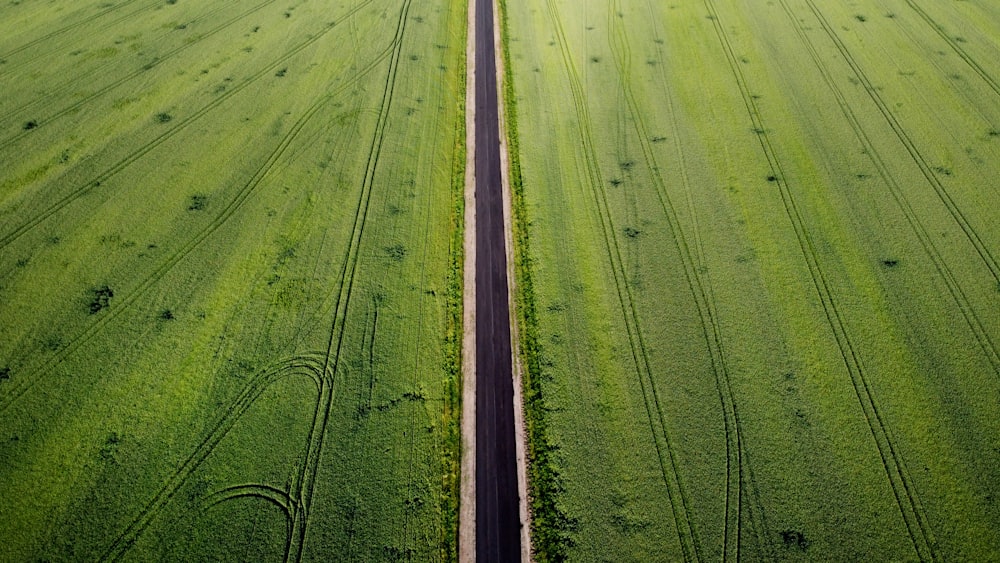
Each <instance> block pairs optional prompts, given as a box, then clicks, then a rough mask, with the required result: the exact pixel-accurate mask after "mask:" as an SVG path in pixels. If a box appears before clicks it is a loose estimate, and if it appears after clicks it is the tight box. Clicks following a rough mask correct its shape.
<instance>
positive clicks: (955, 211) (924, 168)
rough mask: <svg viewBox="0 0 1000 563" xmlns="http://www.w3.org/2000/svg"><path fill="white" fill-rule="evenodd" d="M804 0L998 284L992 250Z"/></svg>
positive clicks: (830, 29) (815, 9) (864, 75)
mask: <svg viewBox="0 0 1000 563" xmlns="http://www.w3.org/2000/svg"><path fill="white" fill-rule="evenodd" d="M805 3H806V5H807V6H808V7H809V9H810V11H812V13H813V15H814V17H815V18H816V20H817V22H818V23H819V24H820V26H821V27H822V28H823V30H824V31H825V32H826V35H827V36H828V37H829V38H830V40H831V41H832V42H833V44H834V46H835V47H836V49H837V51H838V52H839V53H840V55H841V57H842V58H843V59H844V61H845V62H846V63H847V64H848V66H850V67H851V70H852V71H853V72H854V74H855V76H856V77H857V79H858V80H859V81H860V82H861V84H862V85H863V87H864V89H865V91H866V92H867V93H868V96H869V97H870V98H871V100H872V101H873V102H875V106H876V107H877V108H878V110H879V112H880V113H881V114H882V116H883V117H884V118H885V120H886V122H887V123H888V124H889V126H890V127H891V128H892V130H893V132H894V133H895V135H896V137H897V138H898V139H899V141H900V142H901V143H902V144H903V146H904V147H905V148H906V151H907V152H908V153H909V155H910V157H911V158H912V159H913V162H914V163H915V164H916V165H917V167H918V168H919V169H920V172H921V173H922V174H923V176H924V178H926V179H927V182H928V183H929V184H930V185H931V187H932V188H933V189H934V192H935V193H936V194H937V196H938V199H940V200H941V203H943V204H944V206H945V208H947V210H948V212H949V213H950V214H951V216H952V217H953V218H954V220H955V222H956V223H957V224H958V226H959V227H960V228H961V229H962V232H963V233H964V234H965V237H966V238H967V239H968V240H969V242H970V243H971V244H972V246H973V247H974V248H975V249H976V252H977V253H978V254H979V257H980V258H981V259H982V262H983V264H984V265H985V266H986V268H987V269H989V271H990V274H991V275H992V277H993V280H994V283H995V284H996V285H997V286H1000V264H998V263H997V260H996V258H995V257H994V256H993V254H992V252H990V249H989V248H988V247H987V246H986V244H985V243H984V242H983V240H982V238H980V236H979V233H977V232H976V230H975V228H974V227H973V226H972V224H971V223H970V222H969V220H968V218H966V216H965V214H964V213H963V212H962V210H961V208H960V207H959V206H958V204H957V203H955V200H954V199H952V197H951V194H949V193H948V190H947V188H945V186H944V184H943V183H942V182H941V180H940V178H938V176H937V174H936V173H935V171H934V168H933V167H932V166H931V165H930V164H929V163H928V162H927V159H926V158H925V157H924V156H923V154H921V152H920V150H919V149H918V148H917V145H916V143H914V142H913V139H911V138H910V135H909V134H908V133H907V132H906V129H905V128H904V127H903V125H902V124H901V123H900V122H899V120H898V119H897V118H896V116H895V114H893V112H892V110H891V109H890V108H889V105H888V104H887V103H886V102H885V100H884V99H883V98H882V95H881V94H880V93H879V92H878V89H877V88H876V87H875V86H874V84H872V81H871V79H869V77H868V75H867V73H865V71H864V69H863V68H861V65H860V64H859V63H858V61H857V60H856V59H855V58H854V56H853V55H852V54H851V52H850V50H849V49H848V48H847V46H846V45H845V44H844V42H843V40H841V38H840V36H839V34H838V33H837V31H836V30H835V29H833V26H831V25H830V22H829V21H828V20H827V19H826V16H824V15H823V12H822V11H820V9H819V8H818V7H817V6H816V3H815V2H813V1H812V0H805Z"/></svg>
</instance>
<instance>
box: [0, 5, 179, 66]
mask: <svg viewBox="0 0 1000 563" xmlns="http://www.w3.org/2000/svg"><path fill="white" fill-rule="evenodd" d="M136 1H137V0H125V1H124V2H122V3H120V4H115V5H113V6H110V7H108V8H106V9H104V10H101V11H99V12H97V13H96V14H91V15H89V16H86V17H84V18H83V19H81V20H79V21H75V22H73V23H71V24H68V25H65V26H63V27H61V28H59V29H55V30H52V31H50V32H49V33H46V34H45V35H43V36H41V37H37V38H35V39H32V40H31V41H28V42H27V43H24V44H22V45H20V46H19V47H15V48H13V49H11V50H10V51H7V52H6V53H3V54H0V60H6V59H7V58H9V57H12V56H14V55H16V54H18V53H20V52H22V51H25V50H27V49H31V48H32V47H34V46H36V45H38V44H39V43H43V42H45V41H48V40H49V39H52V38H53V37H57V36H59V35H62V34H63V33H66V32H68V31H73V30H74V29H76V28H78V27H81V26H83V25H86V24H88V23H90V22H92V21H94V20H96V19H98V18H100V17H101V16H104V15H106V14H109V13H111V12H114V11H117V10H120V9H122V8H124V7H126V6H128V5H130V4H134V3H136ZM159 5H160V3H159V2H154V3H151V4H150V5H148V6H145V7H142V8H139V9H138V10H136V11H135V12H130V13H129V14H127V15H125V16H122V17H121V18H118V19H117V20H114V21H113V22H111V23H109V24H108V25H109V26H110V25H114V24H116V23H118V22H120V21H122V20H125V19H128V18H130V17H132V16H134V15H135V14H138V13H140V12H144V11H146V10H148V9H150V8H152V7H154V6H159ZM32 60H33V59H32Z"/></svg>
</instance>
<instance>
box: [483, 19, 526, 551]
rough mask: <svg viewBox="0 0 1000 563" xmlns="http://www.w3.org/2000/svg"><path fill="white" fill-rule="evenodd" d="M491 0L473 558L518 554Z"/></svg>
mask: <svg viewBox="0 0 1000 563" xmlns="http://www.w3.org/2000/svg"><path fill="white" fill-rule="evenodd" d="M493 16H494V15H493V0H476V36H475V41H476V92H475V93H476V131H475V133H476V155H475V157H476V561H477V562H478V563H486V562H491V561H502V562H513V561H520V559H521V543H520V520H519V516H518V498H517V466H516V461H515V450H514V383H513V377H512V372H511V347H510V305H509V303H508V300H507V254H506V251H505V249H504V224H503V192H502V188H501V183H500V182H501V180H500V130H499V121H498V111H497V73H496V48H495V46H494V44H493Z"/></svg>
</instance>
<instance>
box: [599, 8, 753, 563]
mask: <svg viewBox="0 0 1000 563" xmlns="http://www.w3.org/2000/svg"><path fill="white" fill-rule="evenodd" d="M622 19H623V16H622V10H621V0H612V1H611V2H610V3H609V13H608V26H609V30H610V33H611V41H610V43H611V51H612V53H613V54H614V55H615V56H614V59H615V65H616V67H617V68H618V74H619V77H620V84H621V88H622V91H623V94H624V97H625V100H626V103H627V106H628V110H629V114H630V116H631V118H632V124H633V128H634V130H635V133H636V136H637V138H638V140H639V145H640V147H641V149H642V153H643V159H644V162H645V165H646V168H647V170H649V172H650V175H651V177H652V178H653V182H654V185H655V189H656V193H657V196H658V200H659V203H660V207H661V209H662V211H663V214H664V216H665V218H666V220H667V225H668V226H669V228H670V234H671V240H672V241H673V242H674V247H675V249H676V250H677V252H678V254H679V256H680V258H681V265H682V266H683V271H684V276H685V278H686V282H687V286H688V290H689V291H690V293H691V296H692V297H693V299H694V302H695V305H696V307H697V309H698V316H699V321H700V325H701V332H702V337H703V338H704V340H705V344H706V347H707V349H708V352H709V356H710V359H711V365H712V371H713V373H714V375H715V387H716V391H717V392H718V394H719V401H720V404H721V406H722V409H723V421H724V426H725V436H726V494H725V498H726V502H725V519H726V521H725V525H724V527H723V528H724V532H723V554H722V559H723V561H728V560H734V561H736V560H739V558H740V538H741V516H742V507H741V503H742V500H743V477H744V472H743V457H744V454H745V452H744V447H743V441H742V433H741V431H740V427H741V423H740V420H739V413H738V411H737V408H736V402H735V399H734V397H733V391H732V385H731V381H730V373H729V368H728V365H727V363H726V358H725V349H724V347H723V336H722V327H721V326H720V325H719V322H718V320H717V316H718V313H717V305H716V304H715V301H714V298H713V296H712V292H711V281H710V280H708V281H706V280H704V279H702V278H703V275H702V274H701V273H699V266H698V262H700V260H696V258H695V256H694V255H693V253H692V250H691V244H690V243H689V242H688V238H687V236H686V235H685V233H684V229H683V228H682V227H681V224H680V220H679V219H678V215H677V212H676V207H675V205H674V203H673V201H672V200H671V197H670V194H669V192H668V190H667V186H666V182H665V181H664V180H663V176H662V175H661V173H660V167H659V166H658V165H657V163H656V157H655V155H654V153H653V148H652V146H651V145H650V140H649V139H650V133H649V130H648V128H647V126H646V123H645V121H644V120H643V119H642V111H641V108H640V107H639V103H638V102H637V101H636V99H635V95H634V93H633V91H632V85H631V72H630V70H629V69H630V65H631V48H630V46H629V40H628V35H627V33H626V31H625V30H624V29H623V26H622ZM666 95H667V97H668V98H669V97H670V93H669V91H668V92H667V93H666ZM668 106H669V108H670V113H671V118H672V119H673V120H674V124H675V125H676V116H674V114H673V107H672V100H671V101H670V102H669V103H668ZM674 144H675V149H676V150H677V153H678V157H679V158H680V159H681V162H682V163H683V155H682V151H681V150H680V146H679V145H678V144H677V142H676V141H675V143H674ZM681 175H682V177H683V184H684V187H685V189H688V190H690V186H689V185H688V180H687V172H686V170H685V169H684V168H683V165H682V169H681ZM695 238H696V239H699V240H698V241H696V246H695V248H696V250H697V249H698V248H700V237H698V234H697V225H696V226H695ZM705 277H707V273H706V274H705ZM706 288H708V289H706ZM651 385H652V383H651Z"/></svg>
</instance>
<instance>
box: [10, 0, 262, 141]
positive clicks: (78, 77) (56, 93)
mask: <svg viewBox="0 0 1000 563" xmlns="http://www.w3.org/2000/svg"><path fill="white" fill-rule="evenodd" d="M275 1H276V0H267V1H266V2H264V3H263V4H259V5H257V6H255V7H253V8H251V9H250V10H247V11H245V12H243V13H241V14H239V15H238V16H236V17H235V18H233V19H231V20H229V21H227V22H225V23H223V24H221V25H218V26H216V27H214V28H212V29H210V30H208V31H206V32H205V33H201V34H198V38H197V40H195V41H192V42H190V43H188V42H187V41H184V42H183V44H182V45H181V46H179V47H176V48H174V49H171V50H169V51H167V52H166V53H164V54H163V55H160V56H155V57H153V58H152V60H150V61H149V62H148V63H146V64H144V65H143V66H142V67H140V68H139V69H138V70H135V71H133V72H131V73H128V74H124V75H122V76H121V77H119V78H118V79H117V80H115V81H113V82H111V83H110V84H108V85H105V86H103V87H101V88H99V89H98V90H96V91H94V92H91V93H90V94H88V95H87V96H85V97H83V98H80V99H79V100H77V101H76V102H75V103H73V104H72V105H70V106H67V107H65V108H63V109H61V110H59V111H57V112H55V113H54V114H51V115H49V116H48V117H46V118H43V119H39V120H37V123H38V125H39V126H42V125H44V124H47V123H50V122H51V121H53V120H55V119H58V118H60V117H62V116H64V115H67V114H70V113H73V112H75V111H77V110H79V109H80V108H81V107H83V106H84V105H86V104H87V103H89V102H91V101H93V100H94V99H96V98H98V97H100V96H101V95H103V94H106V93H107V92H109V91H111V90H113V89H115V88H117V87H118V86H121V85H122V84H124V83H126V82H128V81H129V80H132V79H133V78H136V77H138V76H142V75H143V74H144V73H146V72H148V71H150V70H152V69H153V68H155V67H156V66H159V65H160V63H163V62H165V61H167V60H170V59H172V58H173V57H174V56H175V55H177V54H178V53H181V52H182V51H184V50H185V49H188V48H190V47H193V46H195V45H197V44H199V43H201V42H202V41H204V40H205V39H208V38H210V37H212V36H214V35H215V34H216V33H218V32H219V31H222V30H223V29H225V28H226V27H229V26H230V25H232V24H234V23H236V22H237V21H239V20H241V19H243V18H245V17H246V16H248V15H250V14H252V13H253V12H256V11H258V10H260V9H262V8H264V7H265V6H267V5H269V4H273V3H274V2H275ZM226 9H228V6H222V7H219V8H216V9H214V10H211V11H209V12H207V13H204V14H202V15H200V16H198V17H197V18H195V19H193V20H190V21H189V22H188V23H195V22H197V21H199V20H202V19H205V18H209V17H211V16H213V15H215V14H216V13H217V12H221V11H223V10H226ZM167 33H168V34H169V33H173V32H172V31H168V32H167ZM116 62H118V61H114V60H111V61H107V62H105V63H103V64H101V65H99V66H97V67H95V68H92V69H89V70H88V71H86V72H84V73H81V74H75V75H73V76H72V77H70V78H69V80H66V81H65V82H64V83H63V84H61V85H59V86H56V87H55V88H53V89H51V90H48V91H46V92H45V94H44V95H41V96H38V97H34V98H32V99H31V101H29V102H27V103H25V104H22V105H20V106H18V107H16V108H13V109H11V110H10V111H8V112H7V113H6V114H5V115H4V116H3V117H2V118H0V119H11V118H13V117H14V116H16V115H18V114H20V113H23V112H25V111H26V110H27V109H28V108H31V107H34V106H36V105H38V104H42V103H43V102H47V101H49V100H52V99H60V98H61V97H62V95H63V94H65V92H66V91H68V90H70V89H72V88H74V87H79V85H80V84H81V83H84V81H85V80H86V79H87V78H88V77H89V76H91V75H92V74H96V73H98V72H100V71H101V70H103V69H105V68H108V67H111V66H113V65H114V64H115V63H116ZM33 132H34V129H33V130H31V131H24V130H22V131H20V132H18V133H16V134H14V135H13V136H11V137H8V138H7V139H4V140H2V141H0V149H4V148H7V147H8V146H10V145H12V144H14V143H16V142H17V141H19V140H21V139H23V138H24V137H25V136H27V135H29V134H31V133H33Z"/></svg>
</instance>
